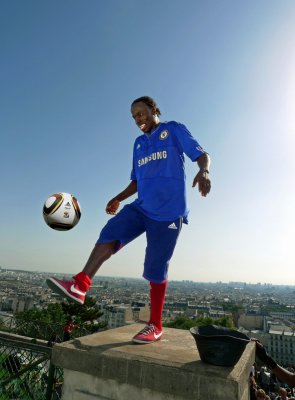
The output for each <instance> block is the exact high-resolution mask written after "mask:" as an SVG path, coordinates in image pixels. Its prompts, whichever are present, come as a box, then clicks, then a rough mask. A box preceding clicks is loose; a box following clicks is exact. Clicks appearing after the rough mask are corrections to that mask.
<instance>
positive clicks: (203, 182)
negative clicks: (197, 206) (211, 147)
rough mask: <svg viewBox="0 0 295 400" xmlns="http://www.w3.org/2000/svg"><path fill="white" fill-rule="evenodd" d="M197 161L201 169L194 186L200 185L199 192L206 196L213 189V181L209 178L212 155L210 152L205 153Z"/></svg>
mask: <svg viewBox="0 0 295 400" xmlns="http://www.w3.org/2000/svg"><path fill="white" fill-rule="evenodd" d="M196 161H197V163H198V166H199V168H200V170H199V172H198V173H197V175H196V176H195V178H194V180H193V187H195V186H196V185H198V187H199V192H200V193H201V195H202V196H204V197H206V196H207V194H208V193H209V192H210V189H211V181H210V179H209V168H210V162H211V160H210V156H209V154H208V153H204V154H202V155H201V156H200V157H198V158H197V160H196Z"/></svg>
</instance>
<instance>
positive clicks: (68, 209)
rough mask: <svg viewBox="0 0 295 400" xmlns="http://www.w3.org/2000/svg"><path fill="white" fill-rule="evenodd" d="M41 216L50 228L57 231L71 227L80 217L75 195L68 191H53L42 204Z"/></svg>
mask: <svg viewBox="0 0 295 400" xmlns="http://www.w3.org/2000/svg"><path fill="white" fill-rule="evenodd" d="M43 218H44V220H45V222H46V224H47V225H48V226H50V228H52V229H55V230H57V231H68V230H70V229H72V228H73V227H74V226H75V225H77V223H78V222H79V220H80V218H81V208H80V204H79V202H78V200H77V199H76V197H74V196H73V195H71V194H69V193H55V194H53V195H52V196H50V197H49V198H48V199H47V200H46V201H45V203H44V206H43Z"/></svg>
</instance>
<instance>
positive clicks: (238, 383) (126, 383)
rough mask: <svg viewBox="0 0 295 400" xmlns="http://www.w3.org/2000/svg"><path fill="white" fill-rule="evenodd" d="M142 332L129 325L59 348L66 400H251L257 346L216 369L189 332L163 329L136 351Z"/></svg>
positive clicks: (55, 353) (56, 350)
mask: <svg viewBox="0 0 295 400" xmlns="http://www.w3.org/2000/svg"><path fill="white" fill-rule="evenodd" d="M143 326H144V325H142V324H133V325H128V326H124V327H121V328H117V329H111V330H107V331H104V332H100V333H97V334H93V335H90V336H85V337H82V338H79V339H75V340H73V341H70V342H67V343H62V344H56V345H55V346H54V348H53V358H52V360H53V362H54V364H56V365H58V366H61V367H63V368H64V369H65V382H64V396H65V395H66V393H68V395H67V396H68V397H63V400H67V399H73V398H77V399H78V398H79V396H78V392H80V398H82V395H83V396H84V398H85V399H86V398H87V399H94V398H96V399H97V398H101V399H103V398H105V399H118V400H125V399H127V400H133V398H134V399H137V398H138V397H137V396H139V392H140V396H141V398H142V399H145V398H149V399H150V398H151V393H153V396H154V397H152V398H156V397H155V396H156V394H157V398H159V399H168V398H169V399H175V400H176V399H202V400H207V399H208V400H209V399H210V400H212V396H215V398H216V399H219V400H223V399H224V400H229V399H237V400H247V399H248V377H249V372H250V368H251V365H252V363H253V362H254V344H253V343H249V344H248V345H247V347H246V349H245V351H244V353H243V354H242V356H241V358H240V360H239V361H238V363H237V364H236V365H235V366H234V367H231V368H228V367H217V366H213V365H209V364H205V363H203V362H202V361H201V360H200V357H199V354H198V351H197V348H196V345H195V342H194V339H193V337H192V336H191V334H190V333H189V331H184V330H178V329H171V328H164V335H163V339H162V340H161V341H159V342H155V343H152V344H148V345H134V344H133V343H132V342H131V338H132V337H133V336H134V334H135V333H137V332H138V331H139V330H140V329H142V328H143ZM75 371H76V372H75ZM86 376H87V378H86ZM86 382H87V384H86ZM91 382H92V383H91ZM98 382H100V383H99V384H98ZM115 387H116V388H117V389H116V390H115V389H114V388H115ZM103 388H104V389H103ZM111 388H112V389H111ZM127 388H128V390H127ZM107 389H109V392H108V390H107ZM97 390H101V391H103V393H98V392H97ZM131 392H133V393H134V397H130V393H131ZM69 393H71V395H70V394H69ZM73 393H76V395H77V396H76V397H75V396H74V394H73ZM87 393H88V394H87ZM123 393H127V394H126V396H125V395H124V397H122V396H123ZM128 393H129V394H128ZM135 393H136V394H135ZM143 393H147V394H146V396H147V397H145V396H143ZM98 395H99V396H100V397H98ZM70 396H71V397H70ZM73 396H74V397H73ZM87 396H88V397H87ZM116 396H117V397H116ZM159 396H160V397H159ZM161 396H162V397H161ZM163 396H164V397H163ZM167 396H169V397H167ZM171 396H172V397H171ZM216 396H217V397H216Z"/></svg>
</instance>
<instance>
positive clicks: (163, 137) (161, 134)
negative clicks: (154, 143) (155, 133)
mask: <svg viewBox="0 0 295 400" xmlns="http://www.w3.org/2000/svg"><path fill="white" fill-rule="evenodd" d="M168 136H169V132H168V131H167V130H165V131H162V132H161V133H160V140H164V139H167V137H168Z"/></svg>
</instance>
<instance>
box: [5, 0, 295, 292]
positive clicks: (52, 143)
mask: <svg viewBox="0 0 295 400" xmlns="http://www.w3.org/2000/svg"><path fill="white" fill-rule="evenodd" d="M294 19H295V3H294V1H291V0H285V1H283V2H278V1H275V0H270V1H266V0H261V1H259V2H256V1H254V0H250V1H247V2H235V1H223V2H219V1H214V0H212V1H194V0H186V1H185V2H170V1H168V0H160V1H157V2H156V1H150V2H149V3H148V4H146V3H145V2H143V1H138V0H126V1H124V2H123V1H122V2H120V1H115V0H111V1H108V2H100V1H94V0H88V1H87V2H83V1H80V0H77V1H75V2H70V1H63V2H58V1H56V0H54V1H50V2H38V1H36V0H34V1H33V0H28V1H26V2H23V1H20V0H16V1H14V2H2V7H1V15H0V32H1V38H2V40H1V42H0V51H1V55H2V57H1V58H2V62H1V64H2V65H1V74H0V84H1V92H0V107H1V115H0V134H1V146H0V169H1V174H0V176H1V178H0V184H1V196H0V217H1V219H0V221H1V222H0V237H1V241H0V265H1V266H2V268H5V267H7V268H19V269H25V270H38V271H50V272H64V273H76V272H78V271H80V270H81V269H82V267H83V266H84V264H85V262H86V260H87V258H88V255H89V254H90V251H91V250H92V247H93V245H94V243H95V241H96V239H97V237H98V235H99V232H100V230H101V228H102V227H103V226H104V224H105V223H106V221H107V220H108V218H109V216H108V215H107V214H106V213H105V206H106V204H107V202H108V201H109V200H110V199H111V198H112V197H113V196H114V195H116V194H117V193H119V192H120V191H121V190H123V189H124V188H125V187H126V186H127V185H128V183H129V181H130V172H131V167H132V165H131V164H132V146H133V142H134V140H135V138H136V137H137V135H139V134H140V131H139V129H138V128H137V127H136V125H135V124H134V121H133V120H132V118H131V114H130V104H131V103H132V101H133V100H134V99H135V98H137V97H139V96H143V95H149V96H152V97H153V98H155V100H156V101H157V103H158V106H159V108H160V110H161V113H162V116H161V120H162V121H165V120H166V121H169V120H176V121H178V122H181V123H184V124H185V125H186V126H187V128H188V129H189V130H190V132H191V133H192V134H193V135H194V136H195V137H196V138H197V139H198V141H199V143H200V144H201V145H202V146H203V147H204V148H205V149H206V150H207V151H208V153H209V154H210V156H211V159H212V166H211V170H210V178H211V181H212V190H211V193H210V194H209V195H208V197H206V198H202V197H201V196H200V195H199V193H198V191H197V190H196V189H193V188H192V187H191V185H192V181H193V178H194V176H195V173H196V170H197V165H196V164H195V163H192V162H191V161H190V160H189V159H186V168H187V195H188V202H189V208H190V214H189V224H188V225H187V226H184V227H183V231H182V233H181V235H180V238H179V242H178V244H177V247H176V250H175V254H174V256H173V258H172V260H171V263H170V272H169V279H171V280H193V281H199V282H208V281H223V282H226V281H245V282H253V283H255V282H271V283H273V284H290V285H294V282H295V279H294V264H295V263H294V261H295V256H294V250H293V241H294V237H295V228H294V227H295V210H294V204H295V189H294V184H293V183H294V178H295V158H294V155H293V149H294V145H295V116H294V115H295V114H294V109H295V78H294V71H295V25H294ZM56 192H69V193H72V194H74V195H75V196H76V197H77V198H78V200H79V202H80V204H81V208H82V218H81V221H80V222H79V224H78V225H77V226H76V227H75V228H74V229H73V230H71V231H68V232H58V231H54V230H52V229H50V228H49V227H48V226H47V225H46V224H45V222H44V220H43V217H42V208H43V204H44V202H45V200H46V199H47V198H48V197H49V196H50V195H51V194H53V193H56ZM133 199H134V198H132V199H129V200H127V201H126V202H128V201H132V200H133ZM144 252H145V237H144V236H143V237H141V238H139V239H137V240H136V241H135V242H133V243H131V244H129V245H128V246H127V247H126V248H124V249H122V250H121V251H120V253H119V254H117V255H115V256H114V257H113V258H111V259H110V260H109V261H108V262H107V263H106V264H105V265H104V266H103V267H102V269H101V270H100V271H99V272H98V275H99V274H101V275H104V276H122V277H124V276H125V277H134V278H137V277H140V276H141V274H142V269H143V259H144Z"/></svg>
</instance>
